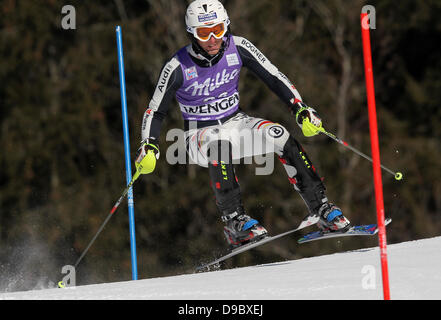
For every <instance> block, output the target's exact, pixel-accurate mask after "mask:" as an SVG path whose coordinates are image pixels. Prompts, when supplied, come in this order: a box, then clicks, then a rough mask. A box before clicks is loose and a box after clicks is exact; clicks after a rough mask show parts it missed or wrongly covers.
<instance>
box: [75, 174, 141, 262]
mask: <svg viewBox="0 0 441 320" xmlns="http://www.w3.org/2000/svg"><path fill="white" fill-rule="evenodd" d="M139 175H140V173H139V172H138V171H137V172H135V174H134V175H133V178H132V180H131V181H130V183H129V184H128V185H127V187H126V188H125V189H124V191H123V192H122V194H121V196H120V197H119V199H118V200H117V201H116V202H115V204H114V205H113V207H112V210H110V212H109V214H108V215H107V217H106V219H105V220H104V222H103V223H102V224H101V226H100V227H99V229H98V231H97V232H96V233H95V235H94V236H93V238H92V240H90V242H89V244H88V245H87V247H86V249H84V250H83V252H82V253H81V255H80V257H79V258H78V259H77V261H76V262H75V264H74V268H76V267H77V266H78V265H79V264H80V262H81V260H82V259H83V258H84V256H85V255H86V253H87V251H88V250H89V248H90V247H91V246H92V244H93V243H94V242H95V240H96V238H98V235H99V234H100V233H101V231H103V229H104V227H105V226H106V224H107V222H108V221H109V220H110V218H111V217H112V215H113V214H114V213H115V211H116V209H118V207H119V204H120V203H121V201H122V200H123V199H124V198H125V196H126V195H127V193H128V192H129V190H130V189H131V188H132V185H133V184H134V183H135V181H136V179H138V177H139Z"/></svg>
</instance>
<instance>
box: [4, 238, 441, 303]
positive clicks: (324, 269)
mask: <svg viewBox="0 0 441 320" xmlns="http://www.w3.org/2000/svg"><path fill="white" fill-rule="evenodd" d="M387 254H388V264H389V268H388V270H389V280H390V287H391V288H390V293H391V299H410V300H420V299H427V300H434V299H435V300H439V299H441V237H435V238H429V239H423V240H415V241H409V242H403V243H398V244H389V245H388V250H387ZM2 299H3V300H13V299H17V300H28V299H32V300H76V299H79V300H105V299H112V300H140V299H143V300H223V299H227V300H232V299H233V300H294V299H303V300H305V299H307V300H318V299H326V300H334V299H355V300H379V299H383V289H382V276H381V266H380V250H379V248H378V247H375V248H367V249H360V250H355V251H350V252H344V253H336V254H331V255H323V256H318V257H313V258H305V259H299V260H294V261H283V262H279V263H271V264H264V265H257V266H251V267H245V268H235V269H230V270H222V271H212V272H205V273H195V274H185V275H178V276H173V277H163V278H153V279H145V280H136V281H124V282H115V283H107V284H96V285H85V286H78V287H71V288H65V289H44V290H34V291H23V292H10V293H1V294H0V300H2Z"/></svg>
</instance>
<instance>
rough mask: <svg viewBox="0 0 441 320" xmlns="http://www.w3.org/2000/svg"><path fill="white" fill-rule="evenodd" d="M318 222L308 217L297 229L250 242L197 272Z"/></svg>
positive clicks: (200, 267)
mask: <svg viewBox="0 0 441 320" xmlns="http://www.w3.org/2000/svg"><path fill="white" fill-rule="evenodd" d="M318 221H319V216H318V215H308V216H306V217H305V218H304V219H303V220H302V222H300V224H299V226H298V227H297V228H295V229H292V230H289V231H286V232H284V233H280V234H278V235H275V236H266V237H263V238H261V239H259V240H256V241H254V242H250V243H247V244H244V245H242V246H240V247H237V248H234V249H232V250H229V252H228V253H227V254H225V255H223V256H221V257H220V258H218V259H216V260H213V261H211V262H209V263H205V264H203V265H201V266H199V267H196V271H202V270H204V269H209V267H211V266H213V265H216V264H218V263H220V262H222V261H224V260H227V259H229V258H231V257H234V256H236V255H238V254H240V253H242V252H245V251H248V250H251V249H253V248H256V247H259V246H261V245H263V244H265V243H268V242H271V241H273V240H276V239H279V238H282V237H284V236H287V235H289V234H291V233H294V232H296V231H298V230H301V229H303V228H306V227H309V226H312V225H313V224H316V223H317V222H318Z"/></svg>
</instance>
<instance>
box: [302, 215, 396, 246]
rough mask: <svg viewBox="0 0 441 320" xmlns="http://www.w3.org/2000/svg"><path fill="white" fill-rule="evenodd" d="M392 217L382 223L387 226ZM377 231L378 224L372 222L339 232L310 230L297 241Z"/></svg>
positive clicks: (358, 234)
mask: <svg viewBox="0 0 441 320" xmlns="http://www.w3.org/2000/svg"><path fill="white" fill-rule="evenodd" d="M391 221H392V219H391V218H387V219H386V220H384V225H385V226H387V225H388V224H389V223H391ZM377 232H378V226H377V224H376V223H374V224H365V225H359V226H353V227H350V228H349V229H348V230H347V231H343V232H339V231H332V232H322V231H314V232H310V233H308V234H306V235H304V236H303V237H301V238H300V239H299V240H297V242H298V243H306V242H311V241H315V240H323V239H329V238H338V237H348V236H372V235H375V234H377Z"/></svg>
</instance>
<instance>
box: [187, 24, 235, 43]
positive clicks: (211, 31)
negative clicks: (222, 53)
mask: <svg viewBox="0 0 441 320" xmlns="http://www.w3.org/2000/svg"><path fill="white" fill-rule="evenodd" d="M226 31H227V28H226V25H225V23H224V22H221V23H218V24H216V25H214V26H212V27H196V28H194V31H193V35H194V36H195V37H196V39H199V40H201V41H203V42H206V41H208V40H210V38H211V36H213V37H215V38H216V39H222V37H223V36H224V35H225V32H226Z"/></svg>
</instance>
